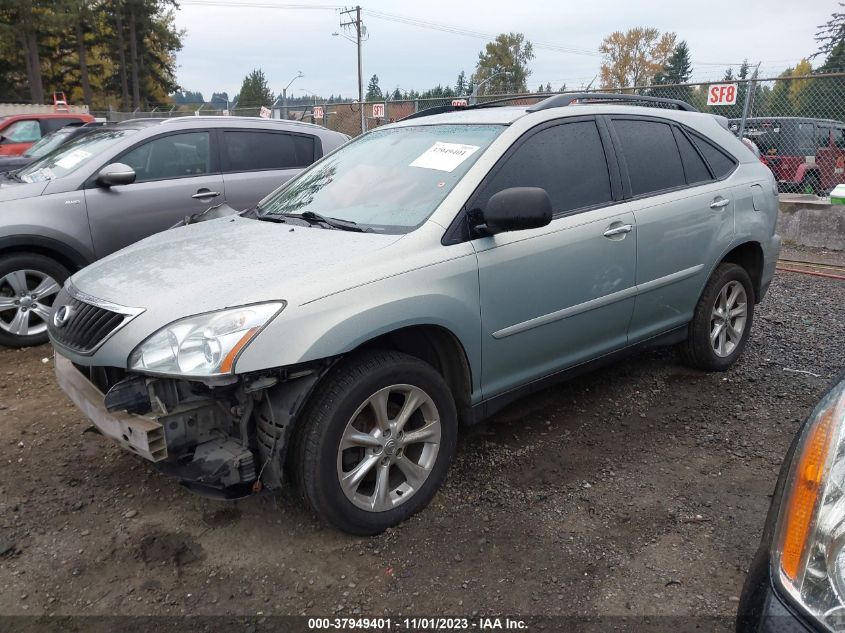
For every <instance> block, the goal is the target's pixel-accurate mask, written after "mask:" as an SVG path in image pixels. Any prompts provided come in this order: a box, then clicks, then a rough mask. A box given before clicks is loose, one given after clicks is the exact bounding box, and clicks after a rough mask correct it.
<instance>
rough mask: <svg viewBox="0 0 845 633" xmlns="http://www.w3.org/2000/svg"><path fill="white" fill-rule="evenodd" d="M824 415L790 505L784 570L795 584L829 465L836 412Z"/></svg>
mask: <svg viewBox="0 0 845 633" xmlns="http://www.w3.org/2000/svg"><path fill="white" fill-rule="evenodd" d="M834 408H835V407H830V408H829V409H828V410H827V411H824V412H823V413H822V415H821V417H820V418H819V420H818V422H816V423H815V424H814V425H813V427H812V428H811V430H810V434H809V436H808V437H807V440H806V442H805V443H804V448H803V450H802V452H801V456H800V459H799V461H798V467H797V468H796V471H795V476H794V480H793V485H792V490H791V491H790V496H789V499H788V501H787V506H786V516H785V522H784V530H783V542H782V544H781V545H782V546H781V561H780V564H781V568H782V569H783V572H784V573H785V574H786V575H787V576H788V577H789V579H790V580H792V581H795V580H796V579H797V578H798V573H799V571H800V569H801V562H802V560H803V557H804V554H805V550H806V548H807V546H808V540H809V539H808V537H809V535H810V534H809V533H810V526H811V525H812V522H813V517H814V516H815V513H816V507H817V505H818V503H819V501H820V499H819V495H820V493H821V489H822V480H823V477H824V468H825V463H826V462H827V456H828V452H829V449H830V443H831V439H832V435H833V428H834V426H835V425H834V424H833V410H834Z"/></svg>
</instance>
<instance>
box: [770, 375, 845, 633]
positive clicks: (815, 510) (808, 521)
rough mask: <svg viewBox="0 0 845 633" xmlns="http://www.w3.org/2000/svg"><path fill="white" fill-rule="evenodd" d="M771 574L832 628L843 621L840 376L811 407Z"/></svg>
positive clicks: (844, 452)
mask: <svg viewBox="0 0 845 633" xmlns="http://www.w3.org/2000/svg"><path fill="white" fill-rule="evenodd" d="M772 565H773V569H772V571H773V574H772V575H773V577H774V578H777V579H778V580H779V582H780V584H781V586H782V587H783V588H784V589H785V590H786V591H787V592H788V593H789V594H790V595H791V596H792V598H793V599H794V600H795V601H796V602H798V604H800V605H801V606H802V607H803V608H804V609H805V610H806V611H808V612H809V613H810V615H812V616H813V617H815V618H817V619H818V620H819V621H821V622H822V623H823V624H825V625H826V626H827V627H829V628H830V629H832V630H842V627H843V624H845V380H843V381H842V382H840V383H839V384H838V385H837V386H836V387H834V388H833V389H832V390H831V391H830V392H828V394H827V395H826V396H825V397H824V399H823V400H822V401H821V402H820V403H819V405H818V406H817V407H816V409H815V411H813V414H812V416H811V417H810V420H809V421H808V423H807V425H806V426H805V428H804V430H803V432H802V436H801V438H800V439H799V442H798V444H797V446H796V450H795V455H794V458H793V460H792V464H791V466H790V471H789V476H788V478H787V480H786V482H785V484H784V490H783V498H782V501H781V506H780V513H779V517H778V528H777V531H776V533H775V543H774V547H773V558H772Z"/></svg>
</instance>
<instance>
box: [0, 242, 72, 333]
mask: <svg viewBox="0 0 845 633" xmlns="http://www.w3.org/2000/svg"><path fill="white" fill-rule="evenodd" d="M69 275H70V273H69V272H68V270H67V268H65V267H64V266H62V265H61V264H59V263H58V262H57V261H55V260H53V259H50V258H49V257H45V256H44V255H39V254H36V253H19V254H14V255H7V256H6V257H2V258H0V345H6V346H8V347H30V346H33V345H41V344H43V343H46V342H47V340H48V337H47V320H48V319H49V317H50V313H51V311H52V305H53V301H54V300H55V298H56V295H57V294H58V292H59V290H61V287H62V285H63V284H64V283H65V280H66V279H67V278H68V276H69Z"/></svg>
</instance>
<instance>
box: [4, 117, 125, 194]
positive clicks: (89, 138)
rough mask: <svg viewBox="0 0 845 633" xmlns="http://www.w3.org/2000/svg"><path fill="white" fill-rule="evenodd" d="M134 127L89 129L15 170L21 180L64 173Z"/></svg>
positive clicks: (56, 176)
mask: <svg viewBox="0 0 845 633" xmlns="http://www.w3.org/2000/svg"><path fill="white" fill-rule="evenodd" d="M137 131H138V130H136V129H133V128H121V129H114V128H113V129H110V130H102V131H97V132H91V133H90V134H86V135H85V136H82V137H80V138H78V139H76V140H74V141H71V142H70V143H68V144H67V145H63V146H62V147H60V148H58V149H57V150H56V151H55V152H52V153H49V154H47V155H46V156H44V157H42V158H39V159H38V160H36V161H35V162H34V163H31V164H29V165H27V166H26V167H24V168H23V169H21V170H20V171H19V172H18V177H19V178H20V179H21V180H23V181H24V182H41V181H44V180H53V179H55V178H61V177H63V176H67V175H68V174H70V173H72V172H74V171H76V170H77V169H79V168H80V167H82V166H83V165H85V164H86V163H88V162H89V161H91V160H92V159H93V158H95V157H96V156H97V155H98V154H99V153H100V152H102V151H103V150H105V149H106V148H108V147H110V146H112V145H114V144H115V143H118V142H120V141H121V140H123V139H124V138H126V137H127V136H129V135H130V134H135V133H136V132H137Z"/></svg>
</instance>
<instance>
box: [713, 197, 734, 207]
mask: <svg viewBox="0 0 845 633" xmlns="http://www.w3.org/2000/svg"><path fill="white" fill-rule="evenodd" d="M730 203H731V201H730V200H728V199H727V198H723V197H721V196H719V197H718V198H716V199H714V200H713V202H711V203H710V208H711V209H724V208H725V207H726V206H728V205H729V204H730Z"/></svg>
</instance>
